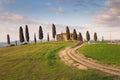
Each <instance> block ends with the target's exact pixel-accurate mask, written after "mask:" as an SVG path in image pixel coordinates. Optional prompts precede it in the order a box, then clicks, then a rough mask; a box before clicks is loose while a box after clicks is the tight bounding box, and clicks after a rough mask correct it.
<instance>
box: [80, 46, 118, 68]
mask: <svg viewBox="0 0 120 80" xmlns="http://www.w3.org/2000/svg"><path fill="white" fill-rule="evenodd" d="M79 52H80V53H83V54H84V55H85V56H86V57H90V58H93V59H96V60H98V61H101V62H103V63H107V64H111V65H117V66H120V45H117V44H88V45H85V46H83V47H81V48H80V49H79Z"/></svg>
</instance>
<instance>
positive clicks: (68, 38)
mask: <svg viewBox="0 0 120 80" xmlns="http://www.w3.org/2000/svg"><path fill="white" fill-rule="evenodd" d="M72 35H73V40H79V41H81V42H83V37H82V34H81V32H79V34H77V32H76V29H74V30H73V33H72ZM43 37H44V36H43V30H42V26H40V27H39V39H40V40H41V41H42V39H43ZM52 37H53V38H54V40H55V37H56V27H55V25H54V24H52ZM66 38H67V40H71V33H70V30H69V27H68V26H67V27H66ZM19 39H20V42H21V43H23V42H25V39H26V42H29V41H30V36H29V29H28V25H26V26H25V38H24V32H23V28H22V26H20V28H19ZM86 39H87V41H89V40H90V34H89V32H88V31H87V32H86ZM49 40H50V38H49V33H48V34H47V41H48V42H49ZM94 40H95V41H97V33H96V32H95V33H94ZM34 42H35V43H36V42H37V39H36V34H34ZM7 43H8V44H10V36H9V34H7ZM16 44H17V43H16Z"/></svg>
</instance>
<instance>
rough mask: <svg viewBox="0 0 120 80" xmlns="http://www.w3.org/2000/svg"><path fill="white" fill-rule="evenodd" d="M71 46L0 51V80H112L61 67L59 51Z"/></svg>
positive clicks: (59, 44)
mask: <svg viewBox="0 0 120 80" xmlns="http://www.w3.org/2000/svg"><path fill="white" fill-rule="evenodd" d="M72 44H73V43H71V42H66V43H63V42H50V43H39V44H30V45H24V46H16V47H9V48H0V80H112V78H113V77H109V76H106V75H104V74H102V73H100V72H97V71H92V70H88V71H80V70H77V69H74V68H71V67H68V66H66V65H64V63H63V62H62V61H61V60H60V59H59V57H58V51H59V50H61V49H63V48H65V47H66V46H70V45H72Z"/></svg>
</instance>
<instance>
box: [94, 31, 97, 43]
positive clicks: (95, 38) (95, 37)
mask: <svg viewBox="0 0 120 80" xmlns="http://www.w3.org/2000/svg"><path fill="white" fill-rule="evenodd" d="M94 41H97V33H96V32H95V33H94Z"/></svg>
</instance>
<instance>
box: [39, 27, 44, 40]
mask: <svg viewBox="0 0 120 80" xmlns="http://www.w3.org/2000/svg"><path fill="white" fill-rule="evenodd" d="M39 39H40V40H42V39H43V30H42V26H40V27H39Z"/></svg>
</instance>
